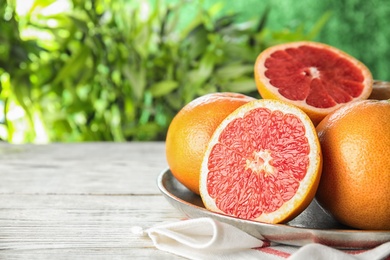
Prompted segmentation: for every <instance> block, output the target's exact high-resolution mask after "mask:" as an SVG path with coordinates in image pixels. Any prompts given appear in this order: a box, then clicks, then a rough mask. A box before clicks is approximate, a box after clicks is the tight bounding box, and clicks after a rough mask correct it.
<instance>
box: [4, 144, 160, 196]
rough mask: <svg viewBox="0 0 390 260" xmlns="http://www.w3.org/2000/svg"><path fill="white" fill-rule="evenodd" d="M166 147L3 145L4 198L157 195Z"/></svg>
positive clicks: (146, 145)
mask: <svg viewBox="0 0 390 260" xmlns="http://www.w3.org/2000/svg"><path fill="white" fill-rule="evenodd" d="M164 149H165V146H164V143H163V142H152V143H76V144H50V145H21V146H19V145H6V144H1V145H0V178H1V183H0V194H1V193H5V194H7V193H8V194H10V193H18V194H158V193H159V191H158V189H157V188H156V179H157V176H158V174H159V173H160V172H161V171H163V170H164V169H166V168H167V164H166V161H165V150H164Z"/></svg>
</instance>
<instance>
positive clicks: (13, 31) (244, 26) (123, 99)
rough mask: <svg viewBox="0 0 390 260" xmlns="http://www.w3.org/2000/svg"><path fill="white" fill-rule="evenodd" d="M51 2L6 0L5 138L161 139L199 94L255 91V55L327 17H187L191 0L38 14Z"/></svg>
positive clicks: (105, 0)
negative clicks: (274, 23) (21, 5)
mask: <svg viewBox="0 0 390 260" xmlns="http://www.w3.org/2000/svg"><path fill="white" fill-rule="evenodd" d="M55 2H56V1H53V0H45V1H43V0H36V1H34V5H33V6H32V7H31V8H30V9H29V11H28V13H27V14H25V15H23V16H22V15H17V14H16V13H15V4H14V3H12V2H11V1H10V2H8V4H1V7H0V19H1V20H2V21H1V22H0V31H1V34H0V84H1V85H0V91H1V92H0V102H2V103H0V108H1V107H2V111H3V113H2V114H3V115H4V116H3V117H4V118H3V122H2V123H1V125H0V138H2V139H4V140H7V141H9V142H75V141H98V140H107V141H135V140H163V139H165V133H166V130H167V128H168V126H169V123H170V121H171V120H172V118H173V116H174V115H175V114H176V113H177V112H178V110H179V109H180V108H181V107H182V106H184V105H185V104H186V103H188V102H190V101H191V100H193V99H194V98H196V97H197V96H199V95H203V94H205V93H209V92H215V91H234V92H241V93H244V94H247V95H252V96H256V97H258V94H257V91H256V86H255V83H254V80H253V64H254V61H255V59H256V57H257V55H258V53H259V52H260V51H261V50H263V49H264V48H266V47H268V46H270V45H273V44H275V43H279V42H286V41H294V40H312V39H314V38H315V37H316V35H317V34H318V32H319V31H320V29H321V28H322V26H323V25H324V23H325V21H326V20H327V19H328V14H325V15H324V16H323V17H321V18H320V19H319V20H318V22H317V24H316V25H315V26H314V27H313V28H312V30H310V31H309V32H306V31H305V28H304V27H303V26H302V25H299V26H297V27H296V28H294V30H287V29H283V30H282V31H272V30H270V29H268V28H267V27H266V26H265V25H266V21H267V15H268V13H269V10H266V11H265V12H263V13H261V14H259V15H258V16H257V18H256V19H247V20H245V21H240V22H236V14H228V15H220V10H221V8H222V7H223V5H222V4H221V3H217V4H215V5H213V6H211V7H210V8H207V9H205V8H204V7H202V5H201V4H195V6H194V8H195V9H194V10H195V12H194V13H193V15H194V18H193V19H191V21H190V22H189V23H184V24H183V22H182V21H183V17H182V12H181V10H182V8H184V7H185V6H186V5H187V3H186V2H185V1H180V2H178V3H174V4H164V1H158V0H157V1H153V3H152V2H148V1H126V0H116V1H109V0H87V1H81V0H73V1H71V5H70V8H69V10H68V11H62V12H57V13H49V14H47V13H45V12H42V10H47V9H48V7H50V6H53V5H54V4H55ZM57 2H62V1H57ZM0 120H1V112H0Z"/></svg>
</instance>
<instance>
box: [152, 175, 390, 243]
mask: <svg viewBox="0 0 390 260" xmlns="http://www.w3.org/2000/svg"><path fill="white" fill-rule="evenodd" d="M157 184H158V187H159V189H160V191H161V192H162V194H163V195H164V197H165V198H166V199H167V200H168V202H169V203H170V204H172V205H173V206H174V207H175V208H177V209H178V210H180V211H182V212H183V213H184V214H185V215H187V216H188V217H189V218H199V217H210V218H213V219H216V220H218V221H221V222H225V223H228V224H231V225H233V226H236V227H238V228H240V229H241V230H243V231H245V232H247V233H248V234H251V235H252V236H254V237H257V238H259V239H263V240H268V241H270V242H276V243H281V244H286V245H293V246H303V245H305V244H308V243H320V244H323V245H327V246H331V247H335V248H343V249H363V248H372V247H375V246H378V245H380V244H383V243H385V242H388V241H390V230H389V231H371V230H355V229H350V228H349V227H346V226H342V225H341V224H339V223H337V222H336V221H335V220H334V219H333V218H332V217H331V216H330V215H329V214H327V213H326V212H325V211H324V210H323V209H322V208H321V207H320V206H319V205H318V204H317V202H316V201H315V200H314V201H313V202H312V203H311V204H310V205H309V206H308V207H307V208H306V210H305V211H303V212H302V213H301V214H300V215H299V216H297V217H296V218H295V219H293V220H292V221H290V222H288V223H286V224H266V223H260V222H256V221H250V220H243V219H238V218H235V217H231V216H226V215H222V214H219V213H215V212H211V211H209V210H207V209H205V208H204V205H203V203H202V200H201V198H200V196H198V195H196V194H194V193H193V192H191V191H190V190H188V189H187V188H185V187H184V186H183V185H182V184H180V183H179V182H178V181H177V180H176V179H175V177H174V176H173V175H172V173H171V172H170V170H169V169H167V170H165V171H163V172H162V173H161V174H160V175H159V177H158V180H157Z"/></svg>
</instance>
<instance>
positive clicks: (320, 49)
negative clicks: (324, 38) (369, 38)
mask: <svg viewBox="0 0 390 260" xmlns="http://www.w3.org/2000/svg"><path fill="white" fill-rule="evenodd" d="M254 74H255V81H256V85H257V88H258V91H259V93H260V95H261V96H262V97H263V98H271V99H278V100H282V101H287V102H289V103H292V104H294V105H296V106H298V107H299V108H301V109H302V110H304V111H305V112H306V113H307V114H308V115H309V117H310V118H311V119H312V121H313V122H314V124H318V123H319V122H320V121H321V120H322V119H323V118H324V117H325V116H326V115H327V114H329V113H330V112H331V111H333V110H335V109H337V108H339V107H340V106H342V105H343V104H345V103H349V102H351V101H355V100H363V99H367V98H368V97H369V96H370V94H371V91H372V85H373V78H372V75H371V72H370V70H369V69H368V68H367V67H366V66H365V65H364V64H363V63H362V62H360V61H359V60H357V59H356V58H354V57H352V56H350V55H349V54H347V53H345V52H343V51H341V50H339V49H337V48H335V47H332V46H329V45H326V44H323V43H318V42H292V43H285V44H279V45H275V46H272V47H270V48H268V49H266V50H264V51H263V52H261V53H260V54H259V56H258V57H257V59H256V63H255V68H254Z"/></svg>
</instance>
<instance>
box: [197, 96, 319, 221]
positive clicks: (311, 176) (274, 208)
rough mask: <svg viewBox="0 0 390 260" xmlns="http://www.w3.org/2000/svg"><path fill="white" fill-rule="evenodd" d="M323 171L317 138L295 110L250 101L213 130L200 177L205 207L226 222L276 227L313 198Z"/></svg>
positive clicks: (273, 102)
mask: <svg viewBox="0 0 390 260" xmlns="http://www.w3.org/2000/svg"><path fill="white" fill-rule="evenodd" d="M321 170H322V155H321V148H320V145H319V141H318V137H317V134H316V131H315V128H314V125H313V123H312V122H311V120H310V118H309V117H308V116H307V115H306V114H305V113H304V112H303V111H302V110H301V109H299V108H297V107H295V106H293V105H290V104H288V103H285V102H281V101H277V100H266V99H260V100H256V101H251V102H249V103H247V104H245V105H243V106H241V107H239V108H238V109H237V110H235V111H234V112H233V113H232V114H230V115H229V116H228V117H227V118H226V119H225V120H224V121H222V123H221V124H220V125H219V126H218V128H217V129H216V130H215V132H214V134H213V136H212V138H211V140H210V142H209V144H208V147H207V150H206V152H205V155H204V158H203V161H202V168H201V173H200V195H201V198H202V201H203V203H204V205H205V207H206V208H207V209H209V210H211V211H214V212H219V213H222V214H226V215H229V216H233V217H237V218H242V219H248V220H254V221H260V222H266V223H281V222H286V221H288V220H291V219H292V218H294V217H295V216H297V215H298V214H299V213H301V212H302V211H303V210H304V209H305V208H306V207H307V206H308V205H309V204H310V202H311V201H312V199H313V198H314V195H315V192H316V190H317V187H318V183H319V180H320V176H321Z"/></svg>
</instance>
